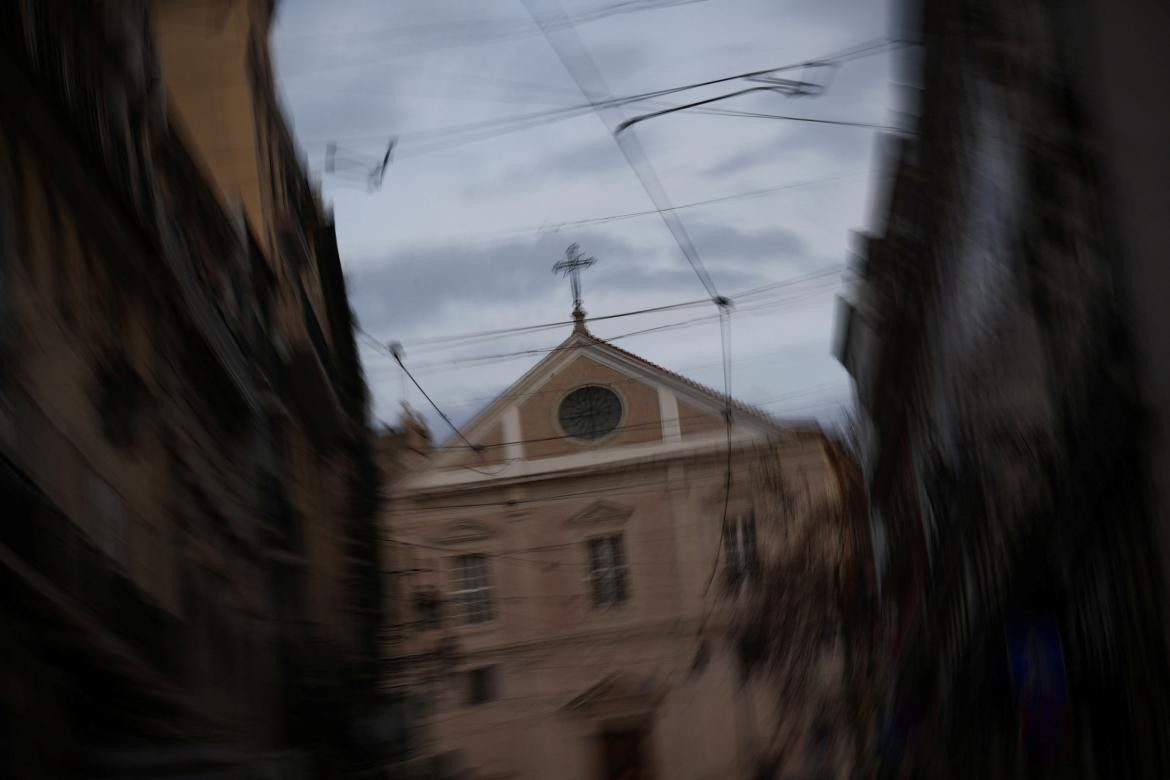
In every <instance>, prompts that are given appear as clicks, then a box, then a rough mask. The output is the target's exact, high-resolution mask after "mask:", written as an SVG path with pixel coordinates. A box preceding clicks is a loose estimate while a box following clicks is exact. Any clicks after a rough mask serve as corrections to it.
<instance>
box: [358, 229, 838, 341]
mask: <svg viewBox="0 0 1170 780" xmlns="http://www.w3.org/2000/svg"><path fill="white" fill-rule="evenodd" d="M651 213H653V212H651ZM844 270H845V266H843V265H834V266H830V267H829V268H825V269H821V270H818V271H810V272H808V273H804V274H798V275H795V276H791V277H788V278H787V279H782V280H780V281H777V282H770V283H768V284H764V285H760V286H758V287H752V288H749V289H747V290H742V291H740V292H738V293H735V294H734V295H732V296H731V297H730V300H731V301H733V302H734V301H739V300H741V299H743V298H746V297H752V296H756V295H761V294H763V293H767V292H771V291H773V290H779V289H782V288H785V287H790V286H792V285H796V284H801V283H803V282H806V281H811V280H814V279H820V278H823V277H827V276H832V275H834V274H839V273H841V272H842V271H844ZM707 303H709V301H708V300H707V299H696V300H690V301H681V302H679V303H670V304H665V305H663V306H650V307H646V308H643V309H634V310H632V311H625V312H617V313H615V314H603V315H599V316H596V317H586V318H585V321H586V322H603V321H606V320H613V319H619V318H623V317H634V316H639V315H643V314H653V313H658V312H665V311H674V310H677V309H686V308H693V307H695V306H701V305H705V304H707ZM572 324H574V320H558V321H556V322H545V323H540V324H537V325H520V326H515V327H511V328H495V329H493V330H485V331H471V332H467V333H456V334H451V335H447V336H434V337H431V338H425V339H417V340H414V341H408V342H406V343H407V345H408V346H410V347H411V348H412V349H415V348H417V347H420V346H439V345H449V344H453V343H456V342H461V341H479V340H482V339H495V338H498V337H499V336H506V335H514V334H521V333H532V332H536V331H542V330H550V329H553V328H560V327H564V326H566V325H572ZM378 348H379V349H380V350H383V351H384V350H385V349H386V348H385V347H384V346H382V345H381V344H380V343H379V344H378Z"/></svg>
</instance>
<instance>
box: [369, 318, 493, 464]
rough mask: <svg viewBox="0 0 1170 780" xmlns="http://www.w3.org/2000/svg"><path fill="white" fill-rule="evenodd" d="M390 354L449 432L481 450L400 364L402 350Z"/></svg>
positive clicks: (402, 364) (401, 363)
mask: <svg viewBox="0 0 1170 780" xmlns="http://www.w3.org/2000/svg"><path fill="white" fill-rule="evenodd" d="M367 335H368V334H367ZM390 353H391V354H392V355H393V356H394V359H395V360H396V361H398V367H399V368H401V369H402V371H403V373H405V374H406V376H407V377H409V378H410V381H411V382H413V383H414V386H415V387H417V388H418V391H419V392H420V393H422V394H423V398H425V399H427V402H428V403H429V404H430V405H431V406H432V407H433V408H434V410H435V411H436V412H437V413H438V415H439V416H440V417H442V418H443V422H445V423H447V425H449V426H451V430H453V431H455V435H456V436H458V437H459V438H460V439H463V441H465V442H467V446H468V447H470V448H471V449H472V450H473V451H475V452H479V451H480V449H481V448H480V447H479V446H477V445H475V444H472V443H471V442H470V441H468V439H467V437H466V436H464V435H463V434H462V433H461V432H460V431H459V429H458V428H456V427H455V423H453V422H451V418H450V417H448V416H447V414H446V413H445V412H444V411H443V410H442V409H440V408H439V405H438V404H436V403H435V402H434V401H433V400H432V399H431V397H430V395H428V394H427V391H426V390H424V389H423V386H422V385H420V384H419V383H418V380H417V379H415V378H414V374H412V373H410V369H408V368H407V367H406V364H405V363H403V362H402V350H401V349H394V348H391V349H390Z"/></svg>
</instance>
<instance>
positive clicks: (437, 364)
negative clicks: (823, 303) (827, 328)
mask: <svg viewBox="0 0 1170 780" xmlns="http://www.w3.org/2000/svg"><path fill="white" fill-rule="evenodd" d="M836 288H837V284H836V282H829V283H822V284H820V285H818V286H816V287H811V288H809V289H806V290H800V291H797V292H794V293H792V294H790V295H789V296H787V297H784V298H778V299H775V300H766V301H763V302H760V303H755V304H753V305H750V306H744V307H742V308H740V309H739V314H741V315H744V316H747V315H754V314H761V313H766V312H770V311H773V310H775V309H777V308H783V307H787V306H790V305H793V304H797V303H801V302H807V301H809V300H811V299H812V298H814V297H815V296H818V295H823V294H825V293H829V292H832V291H834V290H835V289H836ZM718 318H719V315H718V313H716V314H709V315H704V316H701V317H693V318H690V319H686V320H681V321H677V322H670V323H666V324H663V325H655V326H652V327H648V328H641V329H639V330H633V331H628V332H626V333H619V334H617V335H614V336H610V337H607V338H605V339H603V340H604V341H609V342H612V341H621V340H624V339H628V338H634V337H636V336H644V335H648V334H651V333H660V332H664V331H668V330H678V329H682V328H689V327H693V326H696V325H701V324H703V323H710V322H715V321H716V320H718ZM578 346H579V345H576V344H571V345H565V344H558V345H556V346H552V347H533V348H529V349H520V350H514V351H510V352H497V353H491V354H487V355H469V356H465V357H456V358H451V359H446V360H437V361H432V362H430V363H424V364H421V365H418V366H416V368H417V369H418V370H419V371H420V372H429V373H436V372H438V371H444V370H454V369H458V368H460V367H464V366H470V365H483V364H485V363H498V362H504V361H508V360H516V359H519V358H523V357H530V356H534V355H547V354H551V353H554V352H559V351H564V350H572V349H577V348H578Z"/></svg>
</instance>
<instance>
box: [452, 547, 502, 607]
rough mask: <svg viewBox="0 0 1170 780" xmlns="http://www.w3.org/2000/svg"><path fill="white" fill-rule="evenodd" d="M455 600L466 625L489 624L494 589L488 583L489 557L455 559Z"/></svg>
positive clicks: (477, 554) (466, 556) (477, 555)
mask: <svg viewBox="0 0 1170 780" xmlns="http://www.w3.org/2000/svg"><path fill="white" fill-rule="evenodd" d="M451 595H452V597H453V600H454V602H455V604H456V606H457V608H458V609H459V611H460V612H461V613H462V615H463V622H464V623H487V622H488V621H490V620H491V619H492V588H491V585H490V584H489V583H488V575H487V556H486V555H483V554H482V553H475V554H473V555H460V556H458V557H456V558H455V590H454V591H453V592H452V594H451Z"/></svg>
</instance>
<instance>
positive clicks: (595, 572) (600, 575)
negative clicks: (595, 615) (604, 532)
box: [585, 534, 630, 607]
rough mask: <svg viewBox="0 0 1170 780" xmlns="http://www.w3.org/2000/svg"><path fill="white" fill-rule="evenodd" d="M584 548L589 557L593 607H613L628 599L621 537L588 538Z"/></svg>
mask: <svg viewBox="0 0 1170 780" xmlns="http://www.w3.org/2000/svg"><path fill="white" fill-rule="evenodd" d="M585 545H586V553H587V555H588V558H589V582H590V585H591V587H592V591H593V606H595V607H614V606H617V605H619V604H623V603H625V601H626V599H628V598H629V595H630V589H629V582H628V576H627V572H626V569H627V567H626V551H625V546H624V544H623V541H622V535H621V534H611V535H609V536H600V537H597V538H596V539H590V540H589V541H587V542H586V543H585Z"/></svg>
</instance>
